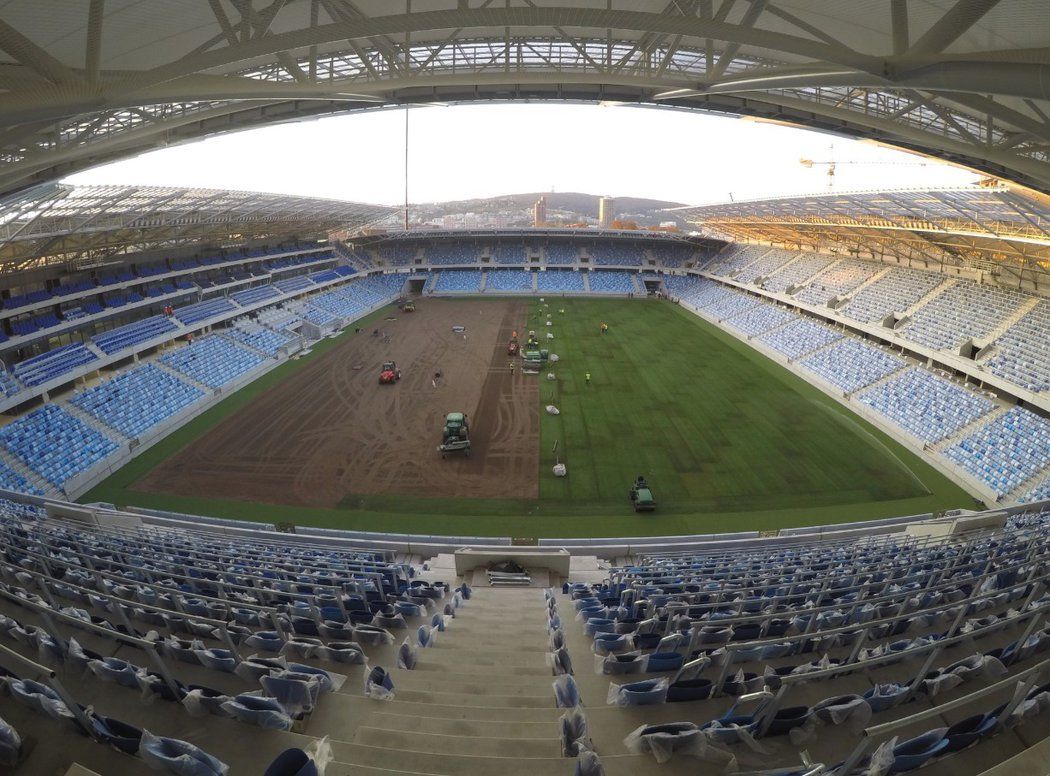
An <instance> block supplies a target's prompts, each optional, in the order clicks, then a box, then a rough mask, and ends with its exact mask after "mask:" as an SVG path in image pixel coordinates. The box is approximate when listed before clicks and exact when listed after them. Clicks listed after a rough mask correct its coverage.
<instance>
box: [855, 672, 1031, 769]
mask: <svg viewBox="0 0 1050 776" xmlns="http://www.w3.org/2000/svg"><path fill="white" fill-rule="evenodd" d="M1047 670H1050V659H1047V660H1043V661H1042V662H1040V663H1037V664H1036V665H1034V666H1032V667H1031V668H1028V669H1025V670H1024V671H1021V672H1020V673H1017V674H1014V675H1013V676H1008V677H1006V678H1005V679H1002V680H1000V681H998V682H995V683H994V684H990V685H987V686H986V687H982V688H981V689H979V690H975V691H974V692H972V693H968V694H966V695H962V696H960V697H958V698H955V699H954V700H950V701H947V702H945V703H941V704H938V705H936V706H933V707H931V708H929V709H923V710H922V711H918V712H916V713H914V714H911V715H909V716H907V717H900V718H899V719H895V720H892V721H890V722H883V723H881V724H879V725H873V726H871V727H869V728H866V729H865V730H864V732H863V733H862V734H861V735H862V737H861V740H860V741H859V742H858V743H857V746H856V747H854V749H853V751H852V752H851V753H850V755H849V756H848V757H847V758H846V759H845V761H843V763H842V765H841V766H840V767H839V768H838V769H837V770H836V771H835V773H836V774H848V773H851V772H852V771H853V769H854V768H856V766H857V765H858V764H859V763H860V762H861V761H862V760H863V759H864V757H865V756H866V755H867V754H868V752H870V751H871V750H872V749H873V748H874V745H875V742H876V740H877V739H881V738H884V737H885V736H886V735H888V734H890V733H893V732H894V731H896V730H900V729H902V728H906V727H909V726H911V725H914V724H916V723H918V722H923V721H925V720H927V719H931V718H933V717H940V716H942V715H943V714H944V712H946V711H953V710H954V709H958V708H962V707H963V706H968V705H970V704H971V703H973V702H975V701H978V700H980V699H982V698H985V697H987V696H989V695H994V694H996V693H998V692H1001V691H1003V690H1009V689H1012V688H1018V687H1019V690H1018V691H1015V692H1014V694H1013V696H1012V697H1011V699H1010V700H1009V701H1007V702H1006V705H1005V707H1004V708H1003V710H1002V712H1001V713H1000V714H999V718H998V720H997V722H996V726H995V730H996V731H998V730H1001V729H1002V727H1003V725H1004V724H1005V722H1006V720H1007V718H1008V717H1009V716H1010V714H1012V713H1013V710H1014V709H1015V708H1017V706H1018V704H1019V703H1020V702H1021V701H1022V700H1023V699H1024V698H1025V696H1027V695H1028V693H1029V692H1030V691H1031V689H1032V688H1033V687H1034V686H1035V684H1036V681H1037V680H1038V679H1039V678H1040V677H1041V676H1043V674H1044V673H1045V672H1046V671H1047Z"/></svg>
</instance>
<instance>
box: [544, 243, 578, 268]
mask: <svg viewBox="0 0 1050 776" xmlns="http://www.w3.org/2000/svg"><path fill="white" fill-rule="evenodd" d="M543 257H544V261H546V263H547V264H550V265H554V264H556V265H559V266H564V265H567V264H575V263H577V262H578V261H579V260H580V249H579V248H577V247H576V246H575V245H566V244H564V243H550V244H548V245H545V246H543Z"/></svg>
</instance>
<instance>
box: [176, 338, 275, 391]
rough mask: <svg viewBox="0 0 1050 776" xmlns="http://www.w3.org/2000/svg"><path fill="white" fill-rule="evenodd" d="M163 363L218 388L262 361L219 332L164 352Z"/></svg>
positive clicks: (258, 356)
mask: <svg viewBox="0 0 1050 776" xmlns="http://www.w3.org/2000/svg"><path fill="white" fill-rule="evenodd" d="M160 360H161V363H163V364H165V365H166V366H169V367H171V368H172V369H175V370H177V371H179V372H182V374H184V375H186V376H187V377H189V378H191V379H193V380H195V381H196V382H198V383H202V384H204V385H207V386H209V387H210V388H219V387H221V386H223V385H226V383H229V382H231V381H233V380H235V379H237V378H238V377H240V376H241V375H243V374H244V373H246V372H250V371H251V370H252V369H255V368H256V367H258V366H259V365H260V364H262V362H263V358H262V356H260V355H257V354H255V353H251V352H249V351H248V350H245V349H244V348H242V347H239V346H237V345H235V344H234V343H232V342H230V341H229V340H227V339H224V338H223V337H221V336H219V335H218V334H211V335H208V336H206V337H201V338H200V339H197V340H194V341H193V342H192V343H190V344H189V345H186V346H185V347H182V348H179V349H178V350H175V351H174V352H171V353H167V354H166V355H163V356H161V358H160Z"/></svg>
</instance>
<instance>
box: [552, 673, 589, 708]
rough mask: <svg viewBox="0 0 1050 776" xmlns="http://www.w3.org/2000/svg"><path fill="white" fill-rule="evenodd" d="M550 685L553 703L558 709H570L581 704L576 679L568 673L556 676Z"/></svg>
mask: <svg viewBox="0 0 1050 776" xmlns="http://www.w3.org/2000/svg"><path fill="white" fill-rule="evenodd" d="M551 686H552V687H553V688H554V705H555V706H557V707H558V708H559V709H571V708H574V707H575V706H580V705H582V701H581V700H580V691H579V688H577V687H576V680H575V679H573V678H572V677H571V676H569V675H568V674H564V675H562V676H559V677H558V678H556V679H555V680H554V681H553V682H552V683H551Z"/></svg>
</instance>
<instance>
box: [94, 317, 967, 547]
mask: <svg viewBox="0 0 1050 776" xmlns="http://www.w3.org/2000/svg"><path fill="white" fill-rule="evenodd" d="M548 301H549V303H550V309H551V310H552V322H553V323H554V325H553V326H552V327H551V330H552V331H553V332H554V333H555V339H554V340H553V342H552V345H553V350H554V352H556V353H558V354H559V355H560V356H561V357H562V358H563V361H562V363H561V364H559V365H558V366H557V367H556V368H555V370H554V371H555V372H556V373H557V374H558V378H559V379H558V380H557V381H556V382H554V383H551V382H547V381H546V380H542V377H541V378H540V379H541V381H542V382H541V384H540V404H541V406H542V405H545V404H548V403H554V404H556V405H558V406H559V408H560V409H561V410H562V414H561V415H559V416H557V417H551V416H548V415H546V414H545V413H543V414H542V416H541V429H540V430H541V457H540V471H539V477H540V498H539V499H538V500H524V501H523V500H506V499H455V500H452V499H440V500H438V499H430V498H421V497H407V496H398V497H390V496H382V497H378V496H377V497H371V496H362V497H355V498H354V499H352V501H351V502H350V503H348V504H346V508H343V506H342V505H341V507H340V508H335V509H322V508H309V507H294V508H293V507H286V506H272V505H266V504H253V503H246V502H236V501H232V500H224V499H211V498H197V497H187V496H170V495H165V494H152V493H143V492H132V491H130V490H129V488H130V486H131V485H132V484H134V483H135V482H136V481H137V480H139V479H140V478H141V477H143V476H144V475H145V474H146V473H147V472H149V471H150V470H152V469H153V468H154V467H156V466H157V465H158V464H160V463H161V462H162V461H164V460H165V459H167V458H168V457H169V456H171V455H172V454H174V453H175V452H177V451H178V450H180V449H182V448H183V447H184V446H185V445H186V444H188V443H189V442H190V441H192V440H193V439H196V438H197V437H198V436H200V435H201V434H203V433H204V432H205V431H207V430H208V429H209V428H211V427H213V426H214V425H215V424H216V423H218V422H219V421H221V420H222V419H224V418H226V417H227V416H229V415H230V414H231V413H233V412H235V411H237V410H238V409H240V408H241V407H243V406H245V405H246V404H248V403H249V402H251V401H252V400H253V399H254V398H255V397H257V396H259V395H260V394H261V393H262V392H263V391H265V390H267V389H268V388H269V387H271V386H272V385H275V384H276V383H277V382H278V381H281V380H283V379H284V378H286V377H287V376H289V375H290V374H292V373H293V372H294V371H296V370H298V369H300V368H302V366H303V365H304V364H305V363H306V362H308V361H310V360H313V359H316V358H319V357H321V356H323V355H324V353H325V352H326V351H327V350H329V349H330V348H331V347H332V346H334V345H335V344H336V343H337V342H338V340H324V341H322V342H320V343H318V344H317V345H315V346H314V352H313V353H311V354H310V355H309V356H306V357H305V358H304V359H301V360H299V361H292V362H289V363H286V364H283V365H281V366H280V367H278V368H277V369H275V370H273V371H272V372H270V373H269V374H267V375H265V376H264V377H262V378H261V379H260V380H258V381H256V382H255V383H253V384H251V385H249V386H247V387H245V388H243V389H241V390H240V391H238V392H237V393H235V394H233V395H232V396H230V397H229V398H227V399H225V400H224V401H223V402H221V403H220V404H218V405H216V406H215V407H213V408H212V409H211V410H209V411H208V412H206V413H204V414H203V415H201V416H200V417H198V418H197V419H195V420H194V421H192V422H191V423H190V424H188V425H187V426H185V427H183V428H182V429H179V430H178V431H176V432H175V433H174V434H172V435H171V436H169V437H168V438H167V439H165V440H163V441H161V442H160V443H158V444H157V445H156V446H154V447H153V448H151V449H150V450H148V451H146V452H145V453H144V454H143V455H141V456H140V457H138V458H136V459H134V460H133V461H131V462H130V463H129V464H128V465H127V466H125V467H124V468H123V469H121V470H120V471H118V472H117V473H116V474H114V475H113V476H112V477H110V478H109V479H107V480H106V481H104V482H103V483H101V484H100V485H99V486H97V487H96V488H94V489H93V490H92V491H90V492H89V493H87V494H86V495H85V496H84V497H83V498H82V499H81V500H82V501H106V502H112V503H116V504H118V505H122V506H124V505H138V506H143V507H153V508H157V509H167V510H172V511H181V512H188V513H196V514H207V515H216V516H221V517H232V518H240V519H252V520H262V521H267V522H269V521H273V522H277V521H288V522H295V523H300V524H309V525H318V526H324V527H339V528H355V529H362V530H392V531H404V532H418V533H431V534H464V535H502V536H515V537H539V536H551V537H559V536H563V537H575V536H632V535H659V534H677V533H702V532H716V531H733V530H743V529H758V530H770V529H775V528H781V527H795V526H801V525H814V524H820V523H833V522H847V521H851V520H861V519H872V518H876V517H888V516H895V515H903V514H915V513H920V512H928V511H934V510H939V509H947V508H951V507H964V506H971V505H972V504H973V500H972V498H971V497H970V496H969V495H968V494H966V493H965V491H963V490H962V489H961V488H959V487H958V486H956V485H954V484H953V483H952V482H950V481H949V480H948V479H947V478H945V477H944V476H943V475H942V474H940V472H938V471H937V470H936V469H934V468H933V467H932V466H930V465H929V464H927V463H926V462H924V461H922V460H921V459H920V458H919V457H918V456H916V455H915V454H913V453H911V452H910V451H908V450H907V449H905V448H904V447H903V446H902V445H900V444H899V443H897V442H895V441H893V440H892V439H890V438H889V437H888V436H886V435H885V434H883V433H882V432H880V431H878V430H877V429H875V428H874V427H873V426H871V425H870V424H868V423H866V422H865V421H863V420H861V419H859V418H858V417H857V416H855V415H853V414H852V413H851V412H849V411H848V410H847V409H845V408H844V407H842V406H841V405H839V404H838V403H837V402H835V401H834V400H833V399H831V398H830V397H828V396H826V395H825V394H823V393H822V392H821V391H819V390H818V389H816V388H814V387H813V386H811V385H809V384H808V383H806V382H805V381H804V380H802V379H801V378H799V377H797V376H795V375H794V374H792V373H790V372H789V371H787V370H786V369H784V368H782V367H781V366H780V365H778V364H776V363H774V362H773V361H771V360H769V359H767V358H766V357H765V356H763V355H761V354H760V353H758V352H757V351H754V350H753V349H751V348H750V347H748V346H747V345H746V344H744V343H742V342H740V341H739V340H737V339H735V338H734V337H732V336H730V335H729V334H727V333H726V332H724V331H722V330H721V329H719V328H718V327H716V326H713V325H711V324H708V323H707V322H705V321H702V320H700V319H698V318H696V317H695V316H693V315H692V314H690V313H688V312H687V311H685V310H684V309H682V308H679V307H676V306H673V305H671V304H670V303H661V302H655V301H648V300H644V301H643V300H638V301H634V302H624V301H623V300H592V299H573V300H555V299H551V300H548ZM530 304H531V308H530V325H535V327H536V328H537V330H539V331H541V332H543V331H546V330H547V329H546V327H545V326H543V325H542V323H543V321H542V317H541V315H540V313H541V310H540V303H539V301H538V300H535V299H533V300H530ZM561 309H565V313H560V312H558V311H559V310H561ZM386 313H387V311H386V310H381V311H378V312H376V313H373V314H372V316H370V317H369V318H367V319H365V321H364V322H361V323H359V324H357V325H360V326H363V327H364V326H367V325H368V324H369V322H370V320H377V319H380V318H381V317H382V316H384V315H386ZM601 320H607V321H608V322H609V323H610V326H611V330H610V333H609V334H606V335H601V334H600V333H599V331H598V323H599V322H600V321H601ZM537 322H538V323H537ZM586 372H590V373H591V382H590V383H589V384H588V383H586V381H585V379H584V375H585V373H586ZM555 441H557V442H558V456H559V457H560V459H561V460H563V461H565V462H566V463H567V465H568V466H569V477H567V478H565V479H556V478H554V477H553V476H552V475H551V474H550V467H551V466H552V465H553V463H554V460H555V456H554V454H553V453H552V448H553V446H554V442H555ZM639 473H643V474H646V475H647V476H648V477H650V479H651V482H652V485H653V488H654V491H655V494H656V497H657V500H658V502H659V504H660V509H659V511H658V512H656V513H653V514H650V515H641V516H636V515H635V514H634V513H633V511H631V509H630V506H629V504H628V503H627V499H626V491H627V486H628V485H629V483H630V481H631V479H632V478H633V477H634V475H635V474H639ZM351 504H352V506H351Z"/></svg>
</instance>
